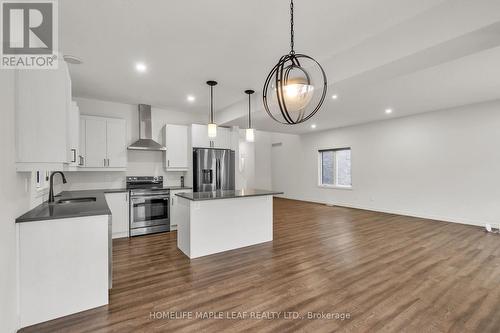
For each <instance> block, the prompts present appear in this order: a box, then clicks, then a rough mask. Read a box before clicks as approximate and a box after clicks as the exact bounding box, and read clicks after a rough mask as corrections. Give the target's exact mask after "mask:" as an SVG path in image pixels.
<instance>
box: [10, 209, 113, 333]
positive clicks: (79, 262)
mask: <svg viewBox="0 0 500 333" xmlns="http://www.w3.org/2000/svg"><path fill="white" fill-rule="evenodd" d="M18 225H19V227H18V236H19V259H18V260H19V263H18V264H19V282H20V285H19V290H20V295H19V296H20V298H19V310H20V325H21V327H26V326H30V325H33V324H37V323H41V322H44V321H48V320H51V319H55V318H59V317H64V316H67V315H70V314H73V313H76V312H80V311H84V310H88V309H92V308H95V307H99V306H102V305H106V304H108V285H109V266H108V232H109V230H108V228H109V227H108V215H102V216H88V217H79V218H68V219H56V220H46V221H33V222H26V223H19V224H18Z"/></svg>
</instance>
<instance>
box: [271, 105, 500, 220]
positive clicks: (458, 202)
mask: <svg viewBox="0 0 500 333" xmlns="http://www.w3.org/2000/svg"><path fill="white" fill-rule="evenodd" d="M272 142H273V143H282V146H278V147H273V148H272V154H273V162H272V171H273V172H272V176H273V179H272V181H273V189H274V190H282V191H284V192H285V197H288V198H292V199H298V200H306V201H314V202H321V203H329V204H335V205H341V206H348V207H355V208H362V209H369V210H375V211H383V212H390V213H396V214H403V215H411V216H418V217H424V218H431V219H438V220H444V221H450V222H459V223H466V224H473V225H484V223H495V224H498V223H500V204H499V200H500V145H499V144H500V102H498V101H497V102H491V103H484V104H476V105H471V106H465V107H460V108H454V109H450V110H443V111H436V112H430V113H425V114H420V115H416V116H411V117H405V118H398V119H391V120H386V121H382V122H376V123H370V124H364V125H359V126H352V127H346V128H340V129H335V130H330V131H325V132H319V133H311V134H306V135H302V136H297V135H285V134H276V133H275V134H273V136H272ZM336 147H351V148H352V168H353V169H352V180H353V189H352V190H343V189H326V188H320V187H318V186H317V183H318V165H317V153H318V150H319V149H325V148H336Z"/></svg>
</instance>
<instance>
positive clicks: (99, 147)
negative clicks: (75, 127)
mask: <svg viewBox="0 0 500 333" xmlns="http://www.w3.org/2000/svg"><path fill="white" fill-rule="evenodd" d="M106 146H107V145H106V120H105V119H95V118H87V119H86V120H85V167H87V168H104V167H105V163H106V158H107V154H106Z"/></svg>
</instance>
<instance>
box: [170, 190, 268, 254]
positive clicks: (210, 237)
mask: <svg viewBox="0 0 500 333" xmlns="http://www.w3.org/2000/svg"><path fill="white" fill-rule="evenodd" d="M178 208H179V209H180V213H179V220H178V227H177V247H178V248H179V249H180V250H181V251H182V252H183V253H184V254H186V255H187V256H188V257H189V258H198V257H202V256H206V255H210V254H214V253H219V252H224V251H228V250H233V249H238V248H241V247H245V246H250V245H255V244H260V243H264V242H269V241H272V240H273V197H272V195H266V196H255V197H239V198H232V199H215V200H202V201H192V200H187V199H184V198H181V199H180V200H179V205H178Z"/></svg>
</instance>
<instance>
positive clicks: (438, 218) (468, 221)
mask: <svg viewBox="0 0 500 333" xmlns="http://www.w3.org/2000/svg"><path fill="white" fill-rule="evenodd" d="M279 197H281V198H285V199H292V200H299V201H305V202H311V203H318V204H324V205H330V206H339V207H346V208H354V209H362V210H369V211H373V212H379V213H387V214H395V215H403V216H410V217H417V218H422V219H428V220H434V221H438V222H451V223H458V224H466V225H473V226H480V227H484V225H485V223H490V224H498V221H497V222H492V221H479V220H471V219H466V218H460V217H450V216H443V215H432V214H422V213H419V212H415V211H407V210H397V209H386V208H381V207H373V206H363V205H353V204H350V203H345V202H331V201H317V200H311V199H303V198H296V197H286V196H279Z"/></svg>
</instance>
